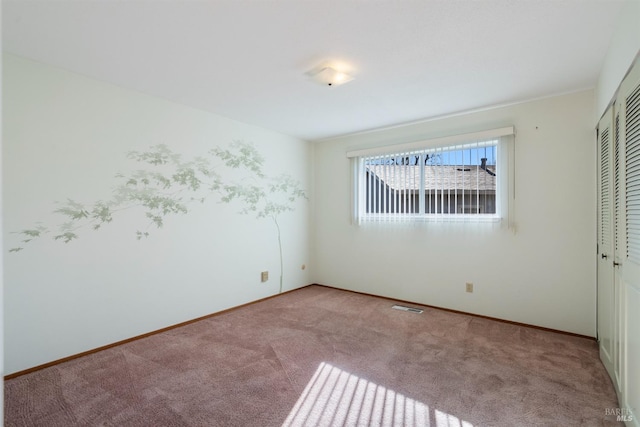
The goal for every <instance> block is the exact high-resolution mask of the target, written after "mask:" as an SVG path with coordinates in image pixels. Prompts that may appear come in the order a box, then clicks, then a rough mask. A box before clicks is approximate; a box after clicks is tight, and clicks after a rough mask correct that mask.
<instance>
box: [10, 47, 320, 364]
mask: <svg viewBox="0 0 640 427" xmlns="http://www.w3.org/2000/svg"><path fill="white" fill-rule="evenodd" d="M3 84H4V94H3V96H4V111H3V123H4V129H3V140H4V146H3V173H4V176H3V192H4V209H5V210H4V216H5V218H4V235H3V236H4V268H5V272H4V284H5V294H4V297H5V299H4V308H5V316H6V317H5V326H6V329H5V350H6V353H5V373H7V374H10V373H13V372H16V371H19V370H23V369H26V368H30V367H33V366H37V365H39V364H42V363H46V362H49V361H52V360H55V359H59V358H62V357H66V356H69V355H72V354H77V353H79V352H82V351H86V350H89V349H93V348H96V347H99V346H102V345H106V344H110V343H112V342H115V341H118V340H122V339H126V338H130V337H132V336H135V335H139V334H142V333H146V332H149V331H153V330H156V329H159V328H162V327H166V326H169V325H172V324H176V323H179V322H182V321H186V320H190V319H193V318H196V317H199V316H203V315H206V314H209V313H213V312H216V311H219V310H222V309H226V308H229V307H232V306H236V305H239V304H243V303H246V302H249V301H252V300H256V299H259V298H262V297H266V296H269V295H273V294H275V293H277V292H278V286H279V279H278V272H279V257H278V244H277V234H276V228H275V226H274V224H273V222H271V221H270V220H267V219H256V218H255V217H254V216H252V215H242V214H240V213H239V211H240V209H241V206H240V205H239V204H237V203H230V204H223V203H219V201H218V200H216V199H215V198H212V199H210V200H208V201H207V202H205V203H204V204H202V205H200V204H196V205H193V206H192V207H191V208H190V212H189V213H188V214H186V215H182V216H174V217H167V219H166V222H165V226H164V228H162V229H160V230H156V229H154V228H151V229H150V231H151V236H150V237H149V238H148V239H144V240H141V241H138V240H136V238H135V231H136V229H139V228H143V229H144V228H145V226H146V221H145V220H144V218H141V216H140V213H141V212H139V211H135V210H133V211H130V212H127V213H125V214H124V215H123V216H120V217H118V218H116V219H115V220H114V222H113V223H112V224H109V225H108V226H106V228H105V229H103V230H100V231H97V232H93V231H91V230H86V231H83V232H82V235H81V237H80V238H79V239H78V240H76V241H73V242H71V243H68V244H65V243H61V242H60V241H53V240H52V239H51V238H50V236H49V237H47V238H43V239H40V240H38V241H34V242H31V243H29V244H27V245H25V246H24V250H22V251H20V252H18V253H8V252H7V249H8V248H10V247H13V246H15V244H16V242H17V238H18V237H19V236H18V235H16V234H13V233H12V231H17V230H22V229H25V228H29V227H31V226H33V225H34V224H35V223H36V222H38V221H43V222H44V223H45V224H46V225H55V224H57V222H59V221H60V218H58V217H56V216H55V215H52V214H51V212H52V211H53V210H54V209H55V208H56V205H55V204H54V202H55V201H64V200H66V199H67V198H72V199H75V200H78V201H82V202H85V203H90V202H94V201H97V200H106V199H108V198H109V197H110V195H111V191H112V189H113V186H114V174H115V173H116V172H127V171H130V170H132V169H131V168H133V167H134V166H133V165H132V164H131V162H130V161H129V160H127V159H126V154H127V153H128V152H129V151H131V150H140V151H143V150H145V149H147V148H148V147H150V146H152V145H156V144H160V143H164V144H166V145H168V146H169V147H170V148H171V149H172V150H174V151H176V152H179V153H181V154H182V155H183V157H184V158H191V157H194V156H198V155H206V154H207V152H208V150H210V149H211V148H213V147H214V146H221V147H225V146H228V145H229V143H231V142H232V141H234V140H244V141H246V142H251V143H253V144H254V145H255V147H256V148H257V149H258V151H260V152H261V153H262V154H263V155H264V156H265V157H266V162H265V166H264V168H265V170H264V171H265V173H266V174H267V175H277V174H280V173H283V172H284V173H288V174H290V175H292V176H293V177H294V178H295V179H296V180H298V181H300V182H301V184H302V186H303V187H304V188H305V189H306V190H307V193H308V194H309V196H311V194H310V190H311V174H310V172H309V167H308V166H309V164H310V163H311V157H310V156H311V154H312V148H311V146H310V144H309V143H307V142H304V141H301V140H298V139H295V138H292V137H288V136H285V135H282V134H278V133H275V132H271V131H268V130H265V129H261V128H258V127H255V126H250V125H246V124H242V123H239V122H235V121H232V120H228V119H225V118H222V117H220V116H216V115H213V114H209V113H206V112H203V111H199V110H195V109H192V108H188V107H185V106H181V105H177V104H174V103H170V102H167V101H164V100H161V99H157V98H153V97H149V96H146V95H142V94H139V93H135V92H131V91H127V90H124V89H121V88H118V87H115V86H112V85H109V84H105V83H102V82H98V81H95V80H92V79H88V78H85V77H82V76H79V75H75V74H72V73H69V72H66V71H63V70H60V69H56V68H53V67H49V66H45V65H42V64H38V63H35V62H31V61H29V60H25V59H22V58H18V57H15V56H12V55H5V56H4V75H3ZM222 178H223V179H225V176H223V177H222ZM309 212H310V204H309V203H308V202H306V201H302V200H300V201H297V202H296V204H295V211H293V212H287V213H284V214H282V215H281V217H280V225H281V228H282V239H283V246H284V270H285V271H284V290H288V289H293V288H297V287H300V286H303V285H307V284H308V283H309V282H310V280H309V270H308V269H307V270H304V271H303V270H302V269H301V268H300V267H301V265H302V264H303V263H306V264H307V265H309V263H310V259H309V241H310V239H309V227H310V225H309V218H310V213H309ZM54 221H57V222H55V223H54ZM263 270H269V271H270V280H269V281H268V282H267V283H264V284H263V283H260V272H261V271H263Z"/></svg>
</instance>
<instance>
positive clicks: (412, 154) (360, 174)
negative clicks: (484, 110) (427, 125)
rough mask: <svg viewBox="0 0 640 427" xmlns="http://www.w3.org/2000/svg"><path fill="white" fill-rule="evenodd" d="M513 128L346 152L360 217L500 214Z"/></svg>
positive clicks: (386, 218)
mask: <svg viewBox="0 0 640 427" xmlns="http://www.w3.org/2000/svg"><path fill="white" fill-rule="evenodd" d="M512 135H513V128H503V129H497V130H492V131H486V132H480V133H477V134H468V135H457V136H454V137H448V138H440V139H438V140H431V141H424V142H418V143H411V144H403V145H398V146H391V147H383V148H376V149H368V150H360V151H353V152H349V153H347V155H348V157H351V158H353V161H354V178H355V179H354V184H355V185H354V190H355V191H354V196H355V197H354V216H355V218H354V219H355V220H356V221H357V222H362V221H398V220H415V219H425V220H466V221H483V220H493V221H497V220H500V219H502V218H503V217H504V216H505V215H506V214H507V213H508V210H509V209H508V202H509V198H508V193H509V185H508V183H509V176H510V175H511V169H512V168H509V162H508V158H509V152H510V151H512V150H510V146H511V145H513V144H508V142H509V140H510V139H512V138H510V137H509V136H512Z"/></svg>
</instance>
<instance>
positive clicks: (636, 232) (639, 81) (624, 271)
mask: <svg viewBox="0 0 640 427" xmlns="http://www.w3.org/2000/svg"><path fill="white" fill-rule="evenodd" d="M617 105H618V106H619V107H618V108H619V110H620V136H621V139H622V140H623V145H621V147H624V185H623V188H622V190H623V193H622V197H623V200H622V207H621V210H620V217H619V218H618V222H619V224H618V225H619V227H620V233H619V234H620V236H619V239H618V240H617V241H616V242H617V246H618V251H616V255H617V256H616V263H618V264H619V265H618V266H617V267H616V276H617V277H618V284H619V287H620V294H619V296H618V298H617V301H618V303H619V305H620V307H619V309H620V313H619V319H620V320H619V325H618V328H619V336H620V345H619V348H620V358H619V368H618V372H617V374H618V375H616V378H619V380H620V383H619V385H620V388H621V390H622V393H621V395H622V398H623V400H624V402H621V403H622V404H623V405H624V406H625V407H627V408H631V410H633V411H635V413H634V414H633V419H634V420H636V422H637V420H638V418H637V417H638V416H640V413H639V412H640V65H638V63H636V66H635V67H634V69H632V71H631V73H630V74H629V75H628V76H627V77H626V78H625V80H624V81H623V83H622V85H621V87H620V93H619V95H618V101H617ZM636 425H640V424H636Z"/></svg>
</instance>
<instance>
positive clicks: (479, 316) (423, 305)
mask: <svg viewBox="0 0 640 427" xmlns="http://www.w3.org/2000/svg"><path fill="white" fill-rule="evenodd" d="M314 285H315V286H323V287H325V288H331V289H337V290H340V291H346V292H352V293H354V294H359V295H367V296H370V297H376V298H384V299H388V300H391V301H397V302H401V303H403V304H411V305H419V306H421V307H428V308H433V309H436V310H442V311H448V312H449V313H457V314H465V315H467V316H473V317H478V318H480V319H487V320H494V321H496V322H501V323H508V324H510V325H515V326H523V327H526V328H532V329H538V330H540V331H546V332H555V333H556V334H563V335H568V336H571V337H577V338H586V339H589V340H593V341H596V338H595V337H591V336H589V335H581V334H576V333H574V332H567V331H561V330H559V329H552V328H545V327H543V326H537V325H530V324H528V323H520V322H514V321H512V320H505V319H500V318H497V317H491V316H483V315H481V314H475V313H468V312H466V311H460V310H453V309H451V308H444V307H438V306H435V305H429V304H423V303H421V302H415V301H407V300H401V299H397V298H393V297H385V296H383V295H376V294H370V293H367V292H360V291H353V290H351V289H343V288H338V287H335V286H329V285H321V284H319V283H314ZM309 286H311V285H309Z"/></svg>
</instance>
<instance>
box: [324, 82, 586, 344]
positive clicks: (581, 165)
mask: <svg viewBox="0 0 640 427" xmlns="http://www.w3.org/2000/svg"><path fill="white" fill-rule="evenodd" d="M593 105H594V94H593V91H585V92H579V93H574V94H569V95H565V96H559V97H555V98H547V99H543V100H538V101H534V102H528V103H523V104H518V105H513V106H508V107H503V108H497V109H493V110H488V111H483V112H478V113H473V114H468V115H462V116H457V117H451V118H446V119H441V120H437V121H426V122H423V123H418V124H413V125H409V126H401V127H396V128H392V129H387V130H381V131H376V132H370V133H363V134H358V135H352V136H346V137H341V138H336V139H332V140H328V141H323V142H319V143H316V144H315V146H314V147H315V177H314V179H315V208H314V209H315V212H314V215H315V221H314V222H315V242H316V244H315V248H314V251H315V253H314V257H315V260H316V261H315V269H314V275H313V279H314V281H315V282H316V283H321V284H326V285H332V286H336V287H340V288H344V289H351V290H356V291H361V292H368V293H372V294H377V295H382V296H389V297H394V298H398V299H404V300H409V301H414V302H419V303H424V304H430V305H434V306H439V307H445V308H450V309H456V310H462V311H465V312H470V313H476V314H481V315H486V316H492V317H496V318H501V319H507V320H511V321H516V322H523V323H527V324H532V325H539V326H543V327H548V328H554V329H558V330H563V331H569V332H574V333H579V334H584V335H589V336H594V335H595V262H594V259H595V258H594V257H595V252H596V248H595V241H596V237H595V230H596V228H595V223H596V219H595V203H596V200H595V133H594V130H593V126H592V118H593V114H594V113H593ZM507 125H515V127H516V131H517V136H516V153H515V157H516V177H515V180H516V182H515V185H516V200H515V212H516V214H515V215H516V218H515V220H516V223H517V233H516V234H513V233H511V232H509V231H505V230H503V229H500V228H499V227H498V226H496V225H493V224H450V223H449V224H443V223H439V224H434V223H422V224H417V225H402V224H388V225H364V226H355V225H352V224H351V223H350V197H351V188H350V163H349V161H348V159H347V158H346V157H345V153H346V152H347V151H348V150H350V149H357V148H366V147H373V146H380V145H386V144H394V143H403V142H409V141H414V140H421V139H427V138H433V137H439V136H445V135H448V134H449V135H451V134H459V133H466V132H472V131H478V130H483V129H490V128H497V127H501V126H507ZM469 281H470V282H473V283H474V285H475V291H474V293H472V294H470V293H465V282H469Z"/></svg>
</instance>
